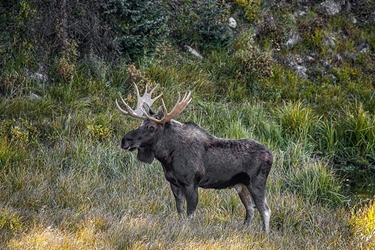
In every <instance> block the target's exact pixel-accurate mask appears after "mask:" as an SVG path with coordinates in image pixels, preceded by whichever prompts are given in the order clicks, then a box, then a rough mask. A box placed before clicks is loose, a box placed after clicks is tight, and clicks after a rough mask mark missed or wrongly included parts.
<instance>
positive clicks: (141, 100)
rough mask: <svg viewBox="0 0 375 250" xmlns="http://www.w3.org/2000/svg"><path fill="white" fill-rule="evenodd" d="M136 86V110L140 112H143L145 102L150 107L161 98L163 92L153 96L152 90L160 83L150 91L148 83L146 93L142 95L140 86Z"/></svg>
mask: <svg viewBox="0 0 375 250" xmlns="http://www.w3.org/2000/svg"><path fill="white" fill-rule="evenodd" d="M134 86H135V88H136V90H137V108H136V111H138V112H139V114H143V104H144V103H147V105H148V106H149V107H151V105H152V104H153V103H154V102H155V101H156V100H157V99H158V98H160V97H161V96H162V95H163V94H160V95H158V96H157V97H155V98H152V97H151V96H152V92H154V90H155V89H156V88H157V87H158V86H159V85H156V86H155V87H154V88H153V89H152V90H151V91H150V92H148V90H149V88H150V86H149V85H148V84H146V87H145V93H144V94H143V96H140V94H139V90H138V87H137V85H135V84H134Z"/></svg>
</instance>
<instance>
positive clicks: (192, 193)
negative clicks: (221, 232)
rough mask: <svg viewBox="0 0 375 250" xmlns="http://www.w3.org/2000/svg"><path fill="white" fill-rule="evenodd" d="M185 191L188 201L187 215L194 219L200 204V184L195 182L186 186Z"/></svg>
mask: <svg viewBox="0 0 375 250" xmlns="http://www.w3.org/2000/svg"><path fill="white" fill-rule="evenodd" d="M184 191H185V196H186V202H187V215H188V218H189V219H193V218H194V213H195V210H196V209H197V204H198V186H197V185H195V184H191V185H188V186H185V187H184Z"/></svg>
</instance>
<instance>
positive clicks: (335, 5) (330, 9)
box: [320, 0, 341, 16]
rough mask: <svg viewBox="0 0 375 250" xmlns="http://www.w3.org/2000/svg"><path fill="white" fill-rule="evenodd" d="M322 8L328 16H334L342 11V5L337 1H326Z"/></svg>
mask: <svg viewBox="0 0 375 250" xmlns="http://www.w3.org/2000/svg"><path fill="white" fill-rule="evenodd" d="M320 6H321V7H322V8H323V9H324V10H325V11H326V12H327V14H328V15H330V16H334V15H336V14H338V13H340V11H341V3H339V2H338V1H335V0H326V1H324V2H322V3H321V4H320Z"/></svg>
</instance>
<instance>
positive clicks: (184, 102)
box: [143, 92, 191, 124]
mask: <svg viewBox="0 0 375 250" xmlns="http://www.w3.org/2000/svg"><path fill="white" fill-rule="evenodd" d="M190 96H191V92H189V93H186V94H185V95H184V97H183V98H182V100H181V102H180V99H181V95H180V93H178V100H177V102H176V104H175V106H174V107H173V109H172V111H171V112H169V113H168V111H167V108H166V107H165V104H164V100H163V99H161V101H162V103H163V109H164V117H163V118H162V119H161V120H159V119H156V118H154V117H152V116H150V115H148V114H147V113H146V112H143V113H144V115H145V116H146V117H147V118H148V119H150V120H151V121H153V122H155V123H158V124H164V123H166V122H168V121H170V120H172V119H173V118H174V117H176V116H178V115H179V114H181V112H182V111H184V109H185V108H186V106H187V105H188V104H189V103H190V102H191V97H190Z"/></svg>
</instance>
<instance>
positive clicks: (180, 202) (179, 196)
mask: <svg viewBox="0 0 375 250" xmlns="http://www.w3.org/2000/svg"><path fill="white" fill-rule="evenodd" d="M170 184H171V189H172V192H173V195H174V198H175V200H176V208H177V213H178V217H179V219H180V220H182V219H183V218H184V202H185V199H186V197H185V193H184V190H183V189H182V188H181V187H178V186H176V185H174V184H172V183H170Z"/></svg>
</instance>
